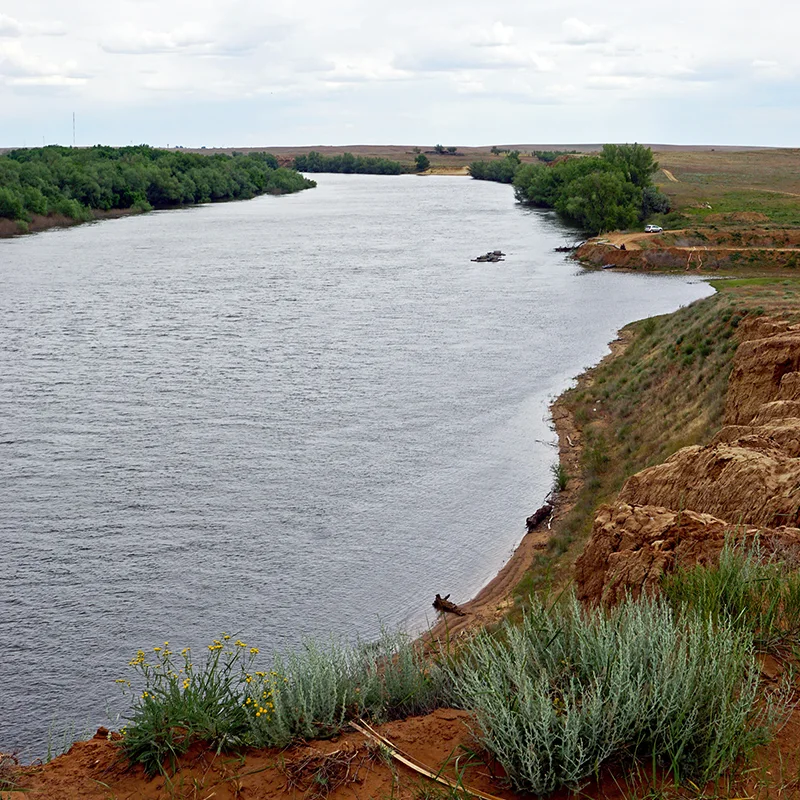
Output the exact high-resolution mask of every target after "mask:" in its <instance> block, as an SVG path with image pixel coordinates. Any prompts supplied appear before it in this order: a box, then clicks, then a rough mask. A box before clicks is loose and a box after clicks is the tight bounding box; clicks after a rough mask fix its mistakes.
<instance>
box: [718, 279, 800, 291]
mask: <svg viewBox="0 0 800 800" xmlns="http://www.w3.org/2000/svg"><path fill="white" fill-rule="evenodd" d="M708 283H709V285H710V286H713V287H714V288H715V289H716V290H717V291H718V292H719V291H725V290H726V289H738V288H741V287H742V286H775V285H781V286H787V285H791V286H796V285H797V284H798V279H797V278H787V277H786V276H784V275H777V276H775V277H771V278H731V279H730V280H717V281H709V282H708Z"/></svg>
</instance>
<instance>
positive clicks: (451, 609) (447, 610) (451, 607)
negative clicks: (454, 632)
mask: <svg viewBox="0 0 800 800" xmlns="http://www.w3.org/2000/svg"><path fill="white" fill-rule="evenodd" d="M449 597H450V595H449V594H446V595H445V596H444V597H441V596H440V595H439V594H437V595H436V599H435V600H434V601H433V607H434V608H435V609H436V610H437V611H441V612H442V613H443V614H455V615H456V616H459V617H463V616H465V615H466V613H467V612H466V611H462V610H461V609H460V608H459V607H458V606H457V605H456V604H455V603H453V602H451V601H450V600H449V599H448V598H449Z"/></svg>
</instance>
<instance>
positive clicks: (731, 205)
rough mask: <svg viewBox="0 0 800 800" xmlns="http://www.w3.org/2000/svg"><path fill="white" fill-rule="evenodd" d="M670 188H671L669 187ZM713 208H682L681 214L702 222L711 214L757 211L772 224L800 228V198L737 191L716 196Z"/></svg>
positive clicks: (761, 192) (751, 191) (771, 193)
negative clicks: (764, 215)
mask: <svg viewBox="0 0 800 800" xmlns="http://www.w3.org/2000/svg"><path fill="white" fill-rule="evenodd" d="M667 188H669V187H667ZM712 206H713V208H710V209H709V208H695V207H693V206H691V205H688V206H685V207H683V208H681V213H683V214H686V215H687V216H691V217H694V218H697V219H700V220H705V218H706V217H708V216H709V215H710V214H727V213H732V212H736V211H756V212H759V213H761V214H766V215H767V216H768V217H769V219H770V222H772V223H773V224H775V225H781V226H786V227H794V226H800V197H794V196H792V195H788V194H787V195H784V194H777V193H775V192H764V191H758V190H746V189H742V190H737V191H731V192H723V193H721V194H716V193H715V196H714V198H713V200H712Z"/></svg>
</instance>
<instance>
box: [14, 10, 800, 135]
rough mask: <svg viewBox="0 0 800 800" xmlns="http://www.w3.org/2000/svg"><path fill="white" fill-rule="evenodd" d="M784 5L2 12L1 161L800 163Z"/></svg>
mask: <svg viewBox="0 0 800 800" xmlns="http://www.w3.org/2000/svg"><path fill="white" fill-rule="evenodd" d="M799 27H800V4H798V5H795V4H794V3H791V2H787V0H780V2H778V1H777V0H760V2H757V3H753V2H748V3H744V2H740V0H726V1H725V2H721V1H720V0H670V2H668V3H662V4H654V5H652V6H648V4H646V3H642V2H630V1H629V0H605V1H604V2H602V3H600V2H597V0H593V2H588V0H524V2H523V0H514V1H513V2H511V1H510V0H492V1H491V2H490V1H488V0H459V2H453V1H452V0H439V2H431V0H425V2H422V0H403V2H401V3H400V2H398V3H388V2H386V1H385V0H293V2H288V1H287V0H214V2H210V0H192V2H185V1H184V0H160V1H159V2H151V0H103V2H100V0H71V2H69V3H64V2H63V0H59V2H56V0H3V2H2V4H0V147H17V146H28V147H30V146H34V145H41V144H42V142H45V143H47V144H54V143H57V144H65V145H68V144H72V141H73V128H72V115H73V113H74V114H75V119H76V130H75V142H76V143H77V144H78V145H91V144H98V143H102V144H112V145H124V144H131V143H134V144H139V143H143V142H144V143H148V144H151V145H154V146H162V147H163V146H167V145H169V146H176V145H183V146H185V147H201V146H207V147H233V146H242V147H245V146H253V147H256V146H268V145H273V146H291V145H324V144H332V145H343V144H407V145H432V144H435V143H443V144H445V145H456V146H458V145H461V146H471V145H491V144H545V143H547V144H559V143H561V144H567V143H602V142H632V141H639V142H647V143H670V144H717V145H726V144H727V145H764V146H787V147H794V146H798V145H799V144H800V142H798V137H800V47H798V46H797V43H796V42H797V35H798V34H797V31H798V28H799Z"/></svg>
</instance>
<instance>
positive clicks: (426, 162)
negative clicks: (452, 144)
mask: <svg viewBox="0 0 800 800" xmlns="http://www.w3.org/2000/svg"><path fill="white" fill-rule="evenodd" d="M414 165H415V168H416V170H417V172H425V170H426V169H428V168H429V167H430V165H431V162H430V159H429V158H428V156H426V155H425V153H420V154H419V155H418V156H417V157H416V158H415V159H414Z"/></svg>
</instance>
